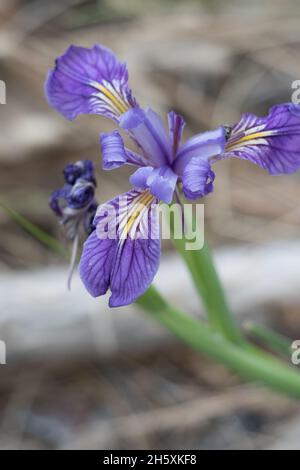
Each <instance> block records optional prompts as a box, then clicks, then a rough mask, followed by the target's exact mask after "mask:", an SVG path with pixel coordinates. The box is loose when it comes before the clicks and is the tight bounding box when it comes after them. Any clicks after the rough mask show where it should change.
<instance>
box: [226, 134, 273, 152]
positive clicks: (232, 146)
mask: <svg viewBox="0 0 300 470" xmlns="http://www.w3.org/2000/svg"><path fill="white" fill-rule="evenodd" d="M273 134H274V131H261V132H254V133H253V134H248V135H244V136H243V137H241V138H240V139H238V140H236V141H235V142H231V143H230V142H229V144H228V145H226V147H225V150H226V151H229V150H234V149H235V148H237V147H239V146H242V145H243V144H244V143H245V142H248V144H249V143H250V141H253V144H254V145H255V144H259V143H265V141H261V142H258V140H259V139H263V138H264V137H271V136H272V135H273Z"/></svg>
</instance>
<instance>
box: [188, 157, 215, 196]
mask: <svg viewBox="0 0 300 470" xmlns="http://www.w3.org/2000/svg"><path fill="white" fill-rule="evenodd" d="M181 179H182V189H183V192H184V195H185V197H187V198H188V199H191V200H194V199H197V198H199V197H203V196H206V195H207V194H209V193H211V192H212V191H213V181H214V179H215V174H214V172H213V171H212V169H211V166H210V163H209V161H208V160H202V159H199V158H197V157H193V158H192V159H191V160H190V161H189V163H188V164H187V165H186V166H185V168H184V172H183V175H182V178H181Z"/></svg>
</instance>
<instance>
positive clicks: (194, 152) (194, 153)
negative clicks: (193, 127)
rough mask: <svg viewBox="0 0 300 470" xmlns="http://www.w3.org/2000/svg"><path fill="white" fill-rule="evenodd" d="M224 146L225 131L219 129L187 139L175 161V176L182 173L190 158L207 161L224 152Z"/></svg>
mask: <svg viewBox="0 0 300 470" xmlns="http://www.w3.org/2000/svg"><path fill="white" fill-rule="evenodd" d="M225 144H226V131H225V128H224V127H222V126H221V127H219V128H218V129H215V130H213V131H207V132H202V133H201V134H197V135H195V136H193V137H191V138H190V139H188V140H187V141H186V142H185V144H183V145H182V146H181V147H180V149H179V151H178V153H177V157H176V159H175V162H174V164H173V168H174V170H175V171H176V173H177V174H179V175H181V174H183V172H184V169H185V166H186V165H187V164H188V163H189V162H190V160H191V159H192V158H194V157H195V158H197V159H199V160H208V159H210V158H212V157H213V156H215V155H218V154H220V153H222V152H223V151H224V148H225Z"/></svg>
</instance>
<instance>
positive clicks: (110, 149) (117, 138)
mask: <svg viewBox="0 0 300 470" xmlns="http://www.w3.org/2000/svg"><path fill="white" fill-rule="evenodd" d="M100 146H101V151H102V161H103V165H102V167H103V169H104V170H113V169H115V168H119V167H120V166H123V165H125V163H128V164H130V165H137V166H143V165H146V160H145V159H144V158H143V157H142V156H141V155H138V154H137V153H135V152H132V151H131V150H129V149H127V148H126V147H125V146H124V142H123V139H122V137H121V135H120V133H119V131H118V130H117V129H116V130H115V131H114V132H110V133H104V132H103V133H102V134H100Z"/></svg>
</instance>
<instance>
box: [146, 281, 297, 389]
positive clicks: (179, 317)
mask: <svg viewBox="0 0 300 470" xmlns="http://www.w3.org/2000/svg"><path fill="white" fill-rule="evenodd" d="M137 303H138V304H139V305H140V306H142V307H143V308H144V309H145V310H146V312H147V313H148V314H149V315H150V316H151V317H152V318H153V319H155V320H157V321H158V322H160V323H161V324H162V325H164V326H165V327H166V328H167V329H168V330H169V331H171V332H172V333H173V334H174V335H176V336H177V337H178V338H179V339H181V340H182V341H184V342H185V343H186V344H188V345H189V346H191V347H192V348H194V349H195V350H197V351H200V352H202V353H203V354H205V355H206V356H208V357H210V358H212V359H214V360H216V361H218V362H220V363H222V364H224V365H226V366H227V367H229V368H231V369H232V370H233V371H235V372H237V373H238V374H240V375H241V376H243V377H245V378H247V379H250V380H252V381H256V382H260V383H262V384H265V385H267V386H269V387H271V388H272V389H273V390H277V391H279V392H282V393H285V394H287V395H289V396H293V397H297V398H300V374H299V373H298V372H296V371H295V370H293V369H292V368H291V367H288V366H286V365H284V364H283V363H281V362H280V361H279V360H277V359H275V358H272V357H270V356H269V355H267V354H265V353H263V352H260V351H258V352H257V354H256V353H255V350H254V349H253V351H252V350H250V349H249V350H248V349H242V348H240V347H239V346H238V345H236V344H233V343H231V342H229V341H228V340H226V339H225V338H223V337H221V336H220V335H217V334H214V333H213V332H212V330H211V328H210V327H209V326H208V325H207V324H206V323H204V322H203V321H199V320H196V319H194V318H192V317H190V316H187V315H185V314H183V313H182V312H180V311H179V310H178V309H176V308H174V307H172V306H170V305H169V304H167V303H166V301H165V300H164V299H163V298H162V297H161V296H160V294H158V292H157V291H156V290H155V289H154V288H153V287H151V288H150V289H149V290H148V291H147V292H146V294H144V296H142V297H140V299H139V300H138V301H137Z"/></svg>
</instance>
